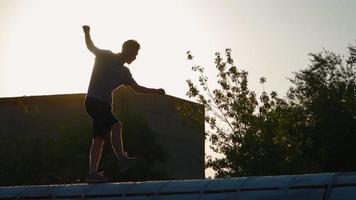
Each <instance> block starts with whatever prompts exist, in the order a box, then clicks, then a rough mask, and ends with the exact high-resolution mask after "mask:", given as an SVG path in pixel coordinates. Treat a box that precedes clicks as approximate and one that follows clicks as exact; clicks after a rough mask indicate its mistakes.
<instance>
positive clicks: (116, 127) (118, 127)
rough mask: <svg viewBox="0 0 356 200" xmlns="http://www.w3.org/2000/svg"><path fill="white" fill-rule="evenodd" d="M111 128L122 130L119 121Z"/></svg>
mask: <svg viewBox="0 0 356 200" xmlns="http://www.w3.org/2000/svg"><path fill="white" fill-rule="evenodd" d="M113 128H115V129H120V130H121V128H122V123H121V122H120V121H118V122H116V123H115V124H114V125H113Z"/></svg>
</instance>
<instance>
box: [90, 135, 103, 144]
mask: <svg viewBox="0 0 356 200" xmlns="http://www.w3.org/2000/svg"><path fill="white" fill-rule="evenodd" d="M104 142H105V137H104V136H95V137H93V143H95V144H103V143H104Z"/></svg>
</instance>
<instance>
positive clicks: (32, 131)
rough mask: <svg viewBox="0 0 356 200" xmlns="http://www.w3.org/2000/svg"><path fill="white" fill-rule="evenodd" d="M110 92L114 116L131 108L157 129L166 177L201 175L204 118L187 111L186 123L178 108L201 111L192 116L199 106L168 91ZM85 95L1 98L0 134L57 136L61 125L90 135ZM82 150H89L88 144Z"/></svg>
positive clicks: (120, 114)
mask: <svg viewBox="0 0 356 200" xmlns="http://www.w3.org/2000/svg"><path fill="white" fill-rule="evenodd" d="M113 96H114V97H113V112H114V114H115V115H116V116H117V117H118V118H120V117H122V116H125V115H128V114H129V113H132V112H134V113H136V114H137V113H138V114H139V115H141V116H142V117H143V118H145V120H147V123H148V126H149V128H150V129H152V131H154V132H155V133H156V140H157V141H156V143H157V144H158V145H159V146H160V147H161V148H162V149H163V151H164V152H165V153H166V154H168V159H167V160H165V161H164V162H163V163H159V165H160V166H161V167H163V168H164V170H165V172H166V173H168V174H167V176H168V177H170V178H172V179H198V178H204V177H205V174H204V156H205V155H204V140H205V131H204V121H203V118H201V120H200V121H196V120H193V119H192V117H191V116H189V115H188V117H186V119H185V121H187V119H188V123H185V122H184V120H182V117H181V114H180V112H179V109H178V107H179V106H182V105H184V106H188V107H189V108H191V109H192V110H199V112H194V113H193V114H194V115H200V116H201V117H203V115H204V113H203V112H201V111H202V110H204V109H203V107H202V105H199V104H196V103H193V102H189V101H185V100H182V99H178V98H175V97H172V96H168V95H165V96H163V95H154V94H145V95H142V94H137V93H135V92H133V91H132V90H130V89H129V88H120V89H119V90H117V91H115V93H114V95H113ZM84 98H85V94H69V95H50V96H30V97H15V98H1V99H0V136H4V137H5V138H6V137H7V136H12V137H13V136H15V137H17V136H18V137H22V136H24V135H33V136H39V137H41V136H54V137H57V136H58V134H59V132H60V130H61V129H63V127H67V128H70V129H73V130H85V131H84V134H85V135H83V139H89V137H90V136H91V126H92V124H91V120H90V118H89V116H88V114H87V113H86V111H85V108H84ZM177 106H178V107H177ZM189 119H190V120H189ZM191 122H194V123H191ZM124 126H125V124H124ZM81 134H83V133H81ZM124 134H125V133H124ZM126 134H130V133H126ZM84 136H85V137H84ZM10 142H11V141H10ZM41 151H42V150H41ZM43 151H46V149H43ZM63 151H66V149H63ZM83 151H89V146H88V147H87V149H84V150H83ZM69 155H70V154H69ZM73 156H76V155H75V154H73ZM24 162H25V161H24ZM41 162H46V161H45V160H43V161H41ZM0 163H1V162H0ZM0 169H1V164H0ZM1 174H2V173H1V171H0V178H3V177H1Z"/></svg>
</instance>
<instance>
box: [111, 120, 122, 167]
mask: <svg viewBox="0 0 356 200" xmlns="http://www.w3.org/2000/svg"><path fill="white" fill-rule="evenodd" d="M111 146H112V148H113V150H114V153H115V155H116V157H117V158H118V159H119V160H120V159H121V158H122V157H123V156H124V147H123V142H122V124H121V122H120V121H119V122H117V123H116V124H114V125H113V126H112V128H111Z"/></svg>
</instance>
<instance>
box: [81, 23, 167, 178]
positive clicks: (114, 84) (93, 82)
mask: <svg viewBox="0 0 356 200" xmlns="http://www.w3.org/2000/svg"><path fill="white" fill-rule="evenodd" d="M82 28H83V31H84V34H85V42H86V45H87V48H88V49H89V51H91V52H92V53H93V54H94V55H95V63H94V68H93V71H92V74H91V79H90V83H89V88H88V92H87V95H86V98H85V108H86V111H87V112H88V114H89V115H90V116H91V118H92V119H93V138H92V144H91V148H90V155H89V173H88V176H87V181H88V182H105V181H108V178H107V177H105V176H104V174H103V172H99V171H98V165H99V161H100V157H101V153H102V148H103V145H104V141H105V136H106V135H107V133H109V132H111V137H110V139H111V146H112V148H113V151H114V153H115V155H116V157H117V159H118V161H119V171H120V172H124V171H126V170H127V169H128V168H129V167H130V166H131V165H132V163H133V162H134V161H135V158H130V157H128V156H127V153H126V152H125V151H124V148H123V142H122V123H121V122H120V121H119V120H117V119H116V118H115V117H114V115H113V114H112V92H113V91H114V90H115V89H116V88H118V87H120V86H122V85H123V86H130V87H131V88H132V89H134V90H135V91H136V92H138V93H155V94H161V95H164V94H165V91H164V90H163V89H150V88H145V87H142V86H140V85H138V84H137V83H136V81H135V80H134V79H133V78H132V75H131V73H130V70H129V69H128V68H127V67H126V66H124V64H125V63H127V64H131V63H132V62H133V61H134V60H135V59H136V56H137V54H138V51H139V49H140V45H139V44H138V43H137V42H136V41H135V40H128V41H126V42H124V44H123V45H122V51H121V53H117V54H115V53H112V52H111V51H108V50H102V49H99V48H97V47H96V46H95V45H94V43H93V41H92V40H91V37H90V27H89V26H87V25H84V26H83V27H82Z"/></svg>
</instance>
